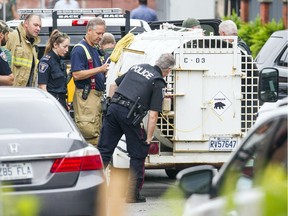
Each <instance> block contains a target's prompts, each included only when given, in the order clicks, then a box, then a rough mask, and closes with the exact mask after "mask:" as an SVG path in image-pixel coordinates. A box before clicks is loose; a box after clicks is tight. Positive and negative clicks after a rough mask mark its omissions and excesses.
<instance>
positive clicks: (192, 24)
mask: <svg viewBox="0 0 288 216" xmlns="http://www.w3.org/2000/svg"><path fill="white" fill-rule="evenodd" d="M182 27H183V28H187V29H202V27H201V25H200V22H199V20H197V19H195V18H187V19H186V20H183V22H182Z"/></svg>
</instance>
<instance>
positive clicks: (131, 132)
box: [97, 103, 149, 192]
mask: <svg viewBox="0 0 288 216" xmlns="http://www.w3.org/2000/svg"><path fill="white" fill-rule="evenodd" d="M128 112H129V109H128V108H126V107H123V106H121V105H119V104H115V103H112V104H111V105H110V106H109V108H108V111H107V114H106V116H105V118H104V121H103V126H102V129H101V134H100V139H99V143H98V146H97V147H98V149H99V151H100V153H101V156H102V160H103V162H104V164H105V165H107V164H108V163H109V162H110V160H111V157H112V154H113V152H114V149H115V148H116V146H117V144H118V142H119V140H120V138H121V137H122V135H123V134H125V136H126V143H127V151H128V154H129V157H130V171H129V178H130V181H131V182H130V183H131V184H132V185H135V187H136V191H137V192H139V191H140V190H141V189H142V185H143V183H144V174H145V167H144V162H145V158H146V156H147V154H148V150H149V145H147V144H146V142H145V141H146V133H145V131H144V130H143V129H142V128H141V126H140V124H139V125H136V126H134V125H133V124H132V120H133V116H131V117H130V118H129V119H127V118H126V117H127V115H128Z"/></svg>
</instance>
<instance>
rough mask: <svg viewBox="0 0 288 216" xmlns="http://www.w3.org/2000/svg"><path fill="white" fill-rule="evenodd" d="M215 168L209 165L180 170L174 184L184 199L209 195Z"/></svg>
mask: <svg viewBox="0 0 288 216" xmlns="http://www.w3.org/2000/svg"><path fill="white" fill-rule="evenodd" d="M214 175H215V168H214V167H213V166H210V165H203V166H195V167H191V168H186V169H184V170H181V171H180V172H179V173H178V174H177V176H176V179H177V181H176V184H177V185H178V187H179V188H180V189H181V190H182V191H183V192H184V194H185V196H186V197H189V196H191V195H192V194H210V192H211V187H212V179H213V177H214Z"/></svg>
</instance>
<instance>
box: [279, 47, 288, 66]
mask: <svg viewBox="0 0 288 216" xmlns="http://www.w3.org/2000/svg"><path fill="white" fill-rule="evenodd" d="M276 63H277V65H278V66H282V67H288V46H286V47H285V48H284V50H283V51H282V53H281V54H280V57H279V60H278V61H277V62H276Z"/></svg>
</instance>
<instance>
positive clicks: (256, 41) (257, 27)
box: [222, 11, 284, 58]
mask: <svg viewBox="0 0 288 216" xmlns="http://www.w3.org/2000/svg"><path fill="white" fill-rule="evenodd" d="M228 19H229V20H233V21H234V22H235V23H236V25H237V27H238V35H239V36H240V37H241V38H242V39H243V40H244V41H245V42H246V43H247V45H248V46H249V47H250V49H251V52H252V55H253V57H254V58H255V57H256V56H257V54H258V52H259V51H260V49H261V48H262V46H263V45H264V44H265V42H266V41H267V40H268V38H269V37H270V35H271V34H272V33H273V32H275V31H278V30H282V29H284V24H283V21H282V20H280V21H279V22H278V23H277V22H276V21H275V20H272V21H271V22H269V23H266V24H262V23H261V19H260V17H259V16H258V17H256V19H255V20H254V21H250V22H248V23H245V22H243V21H242V20H241V19H240V17H238V16H237V14H236V13H235V12H234V11H233V13H232V15H231V16H224V17H223V18H222V20H228Z"/></svg>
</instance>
